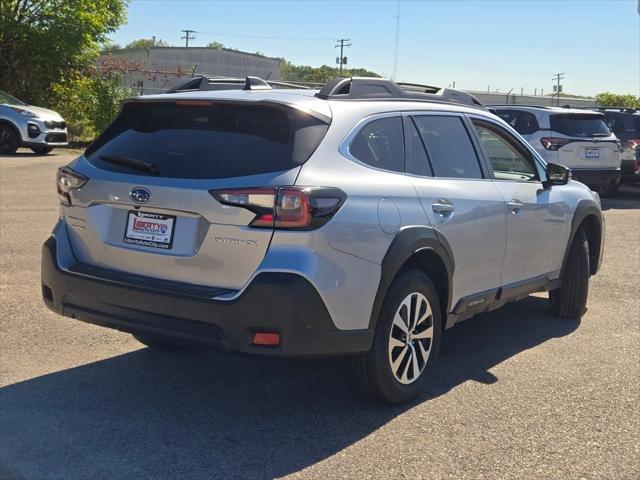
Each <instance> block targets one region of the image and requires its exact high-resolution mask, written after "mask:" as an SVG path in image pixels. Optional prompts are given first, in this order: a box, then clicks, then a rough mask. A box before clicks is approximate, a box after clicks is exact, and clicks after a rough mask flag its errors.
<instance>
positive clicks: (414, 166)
mask: <svg viewBox="0 0 640 480" xmlns="http://www.w3.org/2000/svg"><path fill="white" fill-rule="evenodd" d="M405 124H406V130H405V136H406V139H407V157H406V163H407V166H406V170H407V173H412V174H414V175H420V176H423V177H433V170H432V169H431V164H430V163H429V157H427V152H426V150H425V149H424V144H423V143H422V139H421V138H420V134H419V133H418V129H417V128H416V126H415V124H414V123H413V120H412V119H411V118H408V119H407V121H406V122H405Z"/></svg>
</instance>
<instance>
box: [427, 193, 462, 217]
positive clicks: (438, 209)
mask: <svg viewBox="0 0 640 480" xmlns="http://www.w3.org/2000/svg"><path fill="white" fill-rule="evenodd" d="M431 209H432V210H433V212H434V213H435V214H436V215H438V216H439V217H440V218H448V217H449V216H451V214H452V213H453V211H454V210H455V209H456V207H454V206H453V205H452V204H451V202H449V201H448V200H445V199H442V198H441V199H439V200H438V201H437V202H434V203H433V204H431Z"/></svg>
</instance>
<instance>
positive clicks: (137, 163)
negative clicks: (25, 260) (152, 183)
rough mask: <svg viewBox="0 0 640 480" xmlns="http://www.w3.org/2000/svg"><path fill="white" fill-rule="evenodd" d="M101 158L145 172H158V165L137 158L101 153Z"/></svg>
mask: <svg viewBox="0 0 640 480" xmlns="http://www.w3.org/2000/svg"><path fill="white" fill-rule="evenodd" d="M100 160H102V161H104V162H109V163H115V164H116V165H123V166H125V167H130V168H134V169H136V170H141V171H143V172H149V173H158V167H156V166H155V165H154V164H153V163H151V162H147V161H145V160H136V159H135V158H128V157H123V156H121V155H100Z"/></svg>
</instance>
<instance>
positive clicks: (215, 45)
mask: <svg viewBox="0 0 640 480" xmlns="http://www.w3.org/2000/svg"><path fill="white" fill-rule="evenodd" d="M207 47H208V48H217V49H218V50H220V49H221V48H224V45H223V44H222V43H221V42H209V43H207Z"/></svg>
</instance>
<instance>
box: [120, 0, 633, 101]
mask: <svg viewBox="0 0 640 480" xmlns="http://www.w3.org/2000/svg"><path fill="white" fill-rule="evenodd" d="M397 8H398V2H397V1H324V2H319V1H303V0H298V1H268V0H263V1H186V0H183V1H167V0H165V1H162V0H132V1H131V4H130V6H129V16H128V23H127V24H126V25H125V26H123V27H122V28H121V29H120V30H118V31H117V32H115V33H114V34H112V35H111V38H112V40H113V41H115V42H117V43H120V44H126V43H128V42H130V41H132V40H135V39H137V38H143V37H146V38H149V37H151V36H153V35H155V36H156V37H157V38H161V39H163V40H165V41H167V42H168V43H169V44H171V45H183V44H184V41H183V40H181V39H180V36H181V35H182V33H181V32H180V30H182V29H185V28H189V29H193V30H196V31H197V32H198V33H196V34H195V35H196V37H197V38H196V40H195V41H193V42H192V44H193V45H194V46H204V45H206V44H207V43H208V42H210V41H214V40H217V41H220V42H222V43H224V44H225V46H228V47H231V48H238V49H239V50H243V51H248V52H256V51H259V52H262V53H264V54H265V55H268V56H273V57H285V58H287V59H288V60H290V61H292V62H293V63H296V64H304V65H313V66H319V65H322V64H328V65H333V64H334V62H335V57H336V56H337V55H336V51H337V49H335V48H334V44H335V39H337V38H343V37H344V38H349V39H350V40H351V43H352V44H353V45H352V46H351V47H350V48H348V49H347V51H346V55H347V56H348V58H349V65H350V66H354V67H364V68H368V69H370V70H374V71H376V72H378V73H380V74H382V75H383V76H391V75H392V74H393V70H394V52H395V27H396V20H395V16H396V11H397ZM399 25H400V35H399V56H398V74H397V78H398V80H403V81H414V82H422V83H429V84H435V85H445V86H446V85H449V84H450V83H452V82H453V81H455V82H456V87H458V88H464V89H478V90H486V89H487V87H488V86H490V87H491V90H494V89H500V90H501V91H508V90H509V89H511V88H513V89H514V92H519V91H520V89H521V88H524V91H525V93H528V92H533V90H534V89H535V88H537V89H538V92H539V91H540V89H541V88H543V89H544V90H545V92H550V91H551V88H552V81H551V77H552V76H553V75H554V74H555V73H558V72H564V73H566V79H565V81H564V90H565V91H566V92H570V93H576V94H585V95H589V94H595V93H598V92H601V91H606V90H608V91H613V92H617V93H634V94H635V95H638V96H640V16H639V15H638V1H637V0H602V1H598V0H594V1H589V0H573V1H572V0H564V1H563V0H557V1H551V0H550V1H546V0H537V1H524V0H523V1H519V0H503V1H483V0H449V1H409V0H403V1H401V2H400V22H399Z"/></svg>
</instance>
